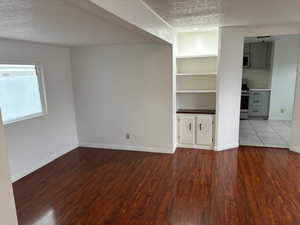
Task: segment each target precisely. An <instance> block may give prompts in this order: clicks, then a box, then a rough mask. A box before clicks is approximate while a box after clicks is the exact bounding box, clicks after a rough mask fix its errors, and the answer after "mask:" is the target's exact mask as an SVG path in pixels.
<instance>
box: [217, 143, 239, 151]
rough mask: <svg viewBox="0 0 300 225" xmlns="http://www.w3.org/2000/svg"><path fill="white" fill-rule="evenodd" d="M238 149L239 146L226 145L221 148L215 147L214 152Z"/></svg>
mask: <svg viewBox="0 0 300 225" xmlns="http://www.w3.org/2000/svg"><path fill="white" fill-rule="evenodd" d="M238 147H240V145H239V144H228V145H223V146H216V147H215V150H216V151H225V150H230V149H233V148H238Z"/></svg>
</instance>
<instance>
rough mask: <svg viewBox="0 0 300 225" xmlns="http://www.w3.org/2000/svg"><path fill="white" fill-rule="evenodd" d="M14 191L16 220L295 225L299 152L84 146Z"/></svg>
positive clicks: (299, 220)
mask: <svg viewBox="0 0 300 225" xmlns="http://www.w3.org/2000/svg"><path fill="white" fill-rule="evenodd" d="M14 192H15V198H16V205H17V213H18V218H19V222H20V225H299V224H300V154H296V153H292V152H289V151H286V150H278V149H267V148H255V147H253V148H252V147H241V148H240V149H239V151H238V150H237V149H235V150H229V151H224V152H213V151H200V150H187V149H178V150H177V151H176V154H174V155H167V154H151V153H140V152H127V151H110V150H95V149H94V150H93V149H84V148H81V149H78V150H75V151H73V152H71V153H68V154H67V155H65V156H63V157H61V158H60V159H58V160H56V161H54V162H53V163H51V164H49V165H47V166H45V167H43V168H41V169H40V170H38V171H36V172H34V173H33V174H31V175H29V176H27V177H25V178H23V179H21V180H19V181H18V182H16V183H15V184H14Z"/></svg>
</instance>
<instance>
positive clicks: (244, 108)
mask: <svg viewBox="0 0 300 225" xmlns="http://www.w3.org/2000/svg"><path fill="white" fill-rule="evenodd" d="M249 97H250V92H249V87H248V81H247V80H246V79H243V82H242V96H241V113H240V119H248V112H249Z"/></svg>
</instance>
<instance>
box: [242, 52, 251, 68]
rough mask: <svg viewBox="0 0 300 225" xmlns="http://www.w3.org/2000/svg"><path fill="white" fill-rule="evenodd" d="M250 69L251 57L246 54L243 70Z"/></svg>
mask: <svg viewBox="0 0 300 225" xmlns="http://www.w3.org/2000/svg"><path fill="white" fill-rule="evenodd" d="M249 67H250V55H249V54H244V57H243V68H249Z"/></svg>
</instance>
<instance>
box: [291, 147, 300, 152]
mask: <svg viewBox="0 0 300 225" xmlns="http://www.w3.org/2000/svg"><path fill="white" fill-rule="evenodd" d="M289 149H290V151H292V152H296V153H299V154H300V148H299V147H296V146H290V148H289Z"/></svg>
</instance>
